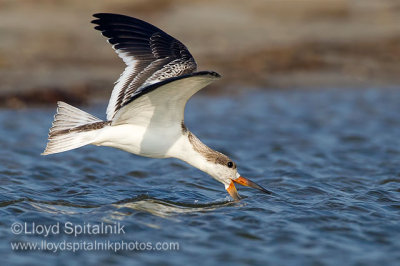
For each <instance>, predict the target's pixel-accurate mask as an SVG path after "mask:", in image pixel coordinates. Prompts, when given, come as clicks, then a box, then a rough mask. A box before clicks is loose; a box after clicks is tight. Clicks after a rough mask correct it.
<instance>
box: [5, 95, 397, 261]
mask: <svg viewBox="0 0 400 266" xmlns="http://www.w3.org/2000/svg"><path fill="white" fill-rule="evenodd" d="M104 109H105V105H102V106H92V107H91V108H86V110H89V111H90V112H92V113H94V114H97V115H99V116H101V117H104V115H103V110H104ZM54 111H55V110H54V108H51V109H50V108H49V109H43V108H42V109H26V110H21V111H12V110H1V111H0V124H1V127H0V135H1V139H0V142H1V150H0V160H1V165H0V213H1V221H0V239H1V241H0V258H1V259H0V261H2V263H1V264H2V265H11V264H27V263H29V264H40V265H54V264H58V265H82V264H90V265H92V264H96V265H103V264H108V265H109V264H114V263H115V264H117V263H118V264H120V265H132V264H133V265H135V264H143V263H148V264H160V265H161V264H162V265H177V264H180V265H182V264H185V265H187V264H188V263H193V262H196V263H197V264H198V263H202V264H207V265H208V264H211V265H221V264H233V265H234V264H238V265H244V264H245V265H305V264H308V265H339V264H342V265H376V264H378V263H380V264H382V265H396V264H397V265H398V263H399V262H400V253H399V250H400V240H399V239H400V167H399V166H400V91H396V90H392V91H391V90H386V91H379V90H368V91H333V90H332V91H325V92H315V91H313V92H306V91H303V92H302V91H299V92H293V91H292V92H251V93H247V94H243V95H236V96H235V95H234V96H231V97H216V98H210V97H206V96H196V97H195V98H194V99H192V100H191V101H190V104H189V105H188V109H187V113H186V120H187V121H186V123H187V126H188V128H189V129H190V130H192V131H193V132H194V133H195V134H196V135H197V136H198V137H199V138H200V139H202V140H203V141H204V142H205V143H206V144H208V145H209V146H211V147H213V148H215V149H217V150H220V151H222V152H224V153H226V154H227V155H229V156H231V157H232V158H233V159H234V160H235V161H236V162H237V164H238V168H239V171H240V173H241V174H242V175H243V176H245V177H249V178H251V179H252V180H253V181H255V182H257V183H259V184H261V185H262V186H264V187H266V188H268V189H269V190H271V191H273V192H274V193H275V195H273V196H271V195H266V194H263V193H260V192H259V191H257V190H252V189H249V188H244V187H238V189H239V193H240V194H241V195H242V196H245V198H244V199H243V200H242V201H240V202H238V203H234V202H231V200H230V198H229V197H228V194H227V193H226V192H225V190H224V188H223V186H222V185H221V184H219V183H218V182H216V181H214V180H213V179H211V177H209V176H207V175H206V174H204V173H202V172H200V171H198V170H196V169H194V168H191V167H189V166H188V165H186V164H185V163H183V162H181V161H178V160H173V159H164V160H159V159H149V158H141V157H137V156H134V155H131V154H128V153H125V152H122V151H119V150H114V149H111V148H104V147H100V148H99V147H85V148H81V149H78V150H74V151H70V152H66V153H62V154H59V155H53V156H46V157H43V156H39V154H40V152H42V150H43V148H44V145H45V141H46V136H47V130H48V127H49V126H50V124H51V120H52V116H53V114H54ZM15 222H18V223H21V224H22V225H24V226H25V224H26V226H27V230H25V229H24V230H25V231H23V232H22V233H20V234H14V233H12V231H11V229H10V227H11V225H12V224H13V223H15ZM33 223H35V225H33ZM66 223H69V224H72V225H74V226H78V228H79V226H81V228H83V227H84V226H85V224H93V225H97V226H100V225H101V223H103V224H105V225H110V226H111V225H115V226H117V225H118V223H119V224H120V226H124V228H123V229H124V232H120V233H116V232H111V233H108V234H103V235H100V234H91V235H90V234H88V233H86V234H79V235H77V236H76V237H75V236H73V235H71V234H67V232H65V231H62V230H63V229H65V227H66V226H67V224H66ZM57 224H59V229H60V232H58V233H57V232H55V233H50V234H49V235H48V236H47V237H45V236H44V235H43V233H42V234H39V233H37V234H31V233H32V231H31V230H32V229H33V228H34V227H35V226H37V225H47V226H51V225H53V226H55V225H57ZM54 228H56V227H54ZM38 229H40V228H38ZM21 241H22V242H23V243H35V242H38V243H42V242H43V241H47V243H48V242H54V243H56V244H57V243H61V242H63V241H64V243H67V242H71V243H75V242H77V243H78V244H79V242H83V241H86V242H87V243H89V242H91V243H93V242H94V241H98V242H102V241H103V242H105V241H113V242H118V241H119V242H121V241H125V242H134V241H137V243H142V242H143V243H145V244H146V243H150V245H152V247H154V245H156V243H157V242H166V243H167V245H169V244H168V243H170V242H173V243H178V245H179V247H178V248H171V249H175V250H165V251H158V250H123V251H118V252H114V251H112V250H108V251H107V250H106V251H93V250H91V251H88V250H79V251H76V252H72V251H71V250H65V249H64V250H57V251H56V252H53V251H54V250H49V249H48V250H46V251H43V250H42V251H12V250H11V243H15V242H21ZM164 247H165V246H164ZM50 248H51V247H50ZM64 248H65V247H64ZM87 248H88V246H87ZM130 248H132V246H130ZM141 248H143V245H142V246H141V247H140V246H139V249H141ZM176 249H178V250H176Z"/></svg>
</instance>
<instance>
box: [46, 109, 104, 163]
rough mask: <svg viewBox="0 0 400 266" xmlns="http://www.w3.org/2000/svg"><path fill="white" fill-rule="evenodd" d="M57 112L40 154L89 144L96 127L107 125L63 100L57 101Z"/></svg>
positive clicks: (94, 134)
mask: <svg viewBox="0 0 400 266" xmlns="http://www.w3.org/2000/svg"><path fill="white" fill-rule="evenodd" d="M57 104H58V108H57V113H56V115H55V116H54V121H53V125H52V127H51V128H50V131H49V138H48V140H49V141H48V143H47V146H46V149H45V150H44V152H43V153H42V155H48V154H53V153H59V152H63V151H68V150H72V149H76V148H79V147H82V146H85V145H88V144H91V143H92V142H93V140H94V137H95V136H96V132H95V131H97V130H98V129H100V128H102V127H104V126H105V125H107V124H108V123H107V122H104V121H102V120H100V119H98V118H97V117H95V116H93V115H91V114H88V113H86V112H84V111H82V110H80V109H78V108H76V107H73V106H71V105H69V104H66V103H64V102H57Z"/></svg>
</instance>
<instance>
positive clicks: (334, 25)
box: [0, 0, 400, 108]
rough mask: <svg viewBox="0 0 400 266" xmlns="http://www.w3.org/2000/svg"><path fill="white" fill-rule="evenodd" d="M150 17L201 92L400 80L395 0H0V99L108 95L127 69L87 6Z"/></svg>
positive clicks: (79, 99) (5, 102)
mask: <svg viewBox="0 0 400 266" xmlns="http://www.w3.org/2000/svg"><path fill="white" fill-rule="evenodd" d="M96 12H114V13H122V14H126V15H131V16H135V17H138V18H140V19H143V20H145V21H148V22H150V23H152V24H154V25H156V26H157V27H159V28H161V29H163V30H164V31H166V32H167V33H169V34H171V35H172V36H174V37H176V38H177V39H179V40H180V41H182V42H183V43H184V44H185V45H186V46H187V47H188V48H189V50H190V51H191V53H192V54H193V56H194V57H195V59H196V60H197V63H198V65H199V70H206V69H207V70H214V71H217V72H219V73H220V74H221V75H222V76H223V79H221V80H220V81H218V82H216V83H215V84H213V85H211V86H210V87H209V88H207V89H205V93H225V92H226V91H227V90H228V89H229V91H230V92H231V91H232V90H233V91H236V90H243V88H246V89H248V88H253V89H285V90H290V89H299V88H302V89H325V88H360V89H363V88H372V87H374V88H387V87H399V84H400V75H399V73H400V64H399V62H400V29H399V27H398V25H400V2H399V1H395V0H382V1H374V0H364V1H344V0H326V1H316V0H309V1H307V0H304V1H293V0H290V1H289V0H288V1H262V0H256V1H255V0H250V1H246V2H243V1H239V0H218V1H211V0H210V1H209V0H205V1H200V0H195V1H190V2H188V1H184V0H172V1H167V0H154V1H145V0H129V1H128V0H117V1H112V2H111V1H106V0H96V1H78V0H68V1H50V0H21V1H12V0H0V36H1V38H0V80H1V83H0V106H3V107H12V108H18V107H24V106H30V105H43V104H49V103H54V102H56V101H57V100H64V101H69V102H70V103H72V104H85V103H87V102H89V101H91V99H93V98H96V99H103V100H106V99H107V98H108V97H109V95H110V94H111V90H112V87H113V82H114V81H115V80H117V78H118V77H119V74H120V73H121V72H122V71H123V69H124V64H123V63H122V61H121V60H120V59H119V58H118V57H117V55H116V54H115V53H114V51H113V50H112V49H111V47H110V45H109V44H107V43H106V40H105V38H104V37H102V36H101V35H100V33H99V32H97V31H95V30H94V29H93V25H91V24H90V20H92V17H91V16H92V14H93V13H96Z"/></svg>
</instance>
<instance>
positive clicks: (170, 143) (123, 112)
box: [42, 13, 271, 201]
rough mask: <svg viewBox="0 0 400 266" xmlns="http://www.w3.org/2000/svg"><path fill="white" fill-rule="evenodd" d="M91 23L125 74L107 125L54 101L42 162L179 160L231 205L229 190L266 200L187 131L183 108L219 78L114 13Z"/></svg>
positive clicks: (158, 34) (152, 30) (151, 29)
mask: <svg viewBox="0 0 400 266" xmlns="http://www.w3.org/2000/svg"><path fill="white" fill-rule="evenodd" d="M93 17H94V20H92V21H91V22H92V23H93V24H95V27H94V28H95V29H96V30H98V31H100V32H101V34H102V35H103V36H105V37H106V38H107V40H108V42H109V43H110V44H111V45H112V48H113V49H114V50H115V51H116V53H117V54H118V56H119V57H120V58H121V59H122V60H123V61H124V62H125V64H126V68H125V70H124V71H123V73H122V74H121V75H120V77H119V79H118V80H117V81H116V82H115V83H114V84H115V85H114V88H113V90H112V93H111V97H110V100H109V103H108V106H107V110H106V115H107V116H106V117H107V119H106V120H102V119H99V118H97V117H95V116H93V115H91V114H89V113H87V112H85V111H83V110H80V109H78V108H76V107H73V106H71V105H69V104H67V103H65V102H61V101H59V102H57V112H56V114H55V115H54V121H53V123H52V126H51V128H50V129H49V134H48V142H47V145H46V148H45V150H44V152H43V153H42V155H49V154H54V153H60V152H64V151H68V150H72V149H76V148H79V147H82V146H85V145H96V146H108V147H113V148H116V149H120V150H123V151H126V152H129V153H133V154H136V155H139V156H144V157H150V158H177V159H180V160H182V161H184V162H186V163H188V164H189V165H192V166H193V167H195V168H198V169H199V170H201V171H203V172H205V173H207V174H208V175H210V176H211V177H213V178H214V179H216V180H217V181H219V182H220V183H222V184H223V185H224V187H225V189H226V190H227V192H228V193H229V195H230V196H231V197H232V198H233V200H234V201H239V200H240V199H241V197H240V196H239V194H238V192H237V189H236V187H235V184H234V183H237V184H241V185H244V186H248V187H252V188H255V189H258V190H260V191H262V192H264V193H268V194H271V192H270V191H269V190H267V189H265V188H263V187H262V186H260V185H258V184H256V183H255V182H253V181H251V180H249V179H247V178H244V177H242V176H241V175H240V174H239V173H238V170H237V165H236V163H235V162H233V161H232V160H231V159H230V158H229V157H228V156H226V155H224V154H222V153H220V152H218V151H215V150H213V149H211V148H209V147H208V146H206V145H205V144H204V143H203V142H201V141H200V140H199V139H198V138H197V137H196V136H195V135H194V133H192V132H191V131H190V130H189V129H188V128H187V127H186V125H185V122H184V112H185V106H186V103H187V101H188V100H189V98H191V96H193V95H194V94H195V93H196V92H198V91H199V90H201V89H202V88H204V87H206V86H207V85H209V84H210V83H212V82H214V81H216V80H218V79H219V78H220V77H221V76H220V75H219V74H218V73H216V72H214V71H197V64H196V61H195V60H194V58H193V56H192V55H191V53H190V52H189V50H188V49H187V48H186V46H185V45H184V44H183V43H181V42H180V41H178V40H177V39H175V38H174V37H172V36H170V35H169V34H167V33H165V32H164V31H162V30H161V29H159V28H157V27H156V26H153V25H151V24H149V23H147V22H145V21H143V20H140V19H138V18H134V17H130V16H126V15H121V14H112V13H96V14H94V15H93Z"/></svg>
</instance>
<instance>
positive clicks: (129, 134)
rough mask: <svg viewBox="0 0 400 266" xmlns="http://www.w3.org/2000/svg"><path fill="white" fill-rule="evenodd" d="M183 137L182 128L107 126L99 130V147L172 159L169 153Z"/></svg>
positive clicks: (97, 142)
mask: <svg viewBox="0 0 400 266" xmlns="http://www.w3.org/2000/svg"><path fill="white" fill-rule="evenodd" d="M181 136H182V133H181V129H180V128H172V127H171V128H157V127H142V126H137V125H132V124H123V125H116V126H107V127H104V128H103V129H101V130H99V133H98V136H97V138H96V141H95V142H94V143H93V144H94V145H97V146H108V147H113V148H117V149H120V150H124V151H127V152H130V153H133V154H137V155H140V156H146V157H152V158H166V157H170V156H169V155H168V151H169V150H170V149H171V147H173V146H174V145H175V144H176V142H177V141H178V139H179V138H180V137H181Z"/></svg>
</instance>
